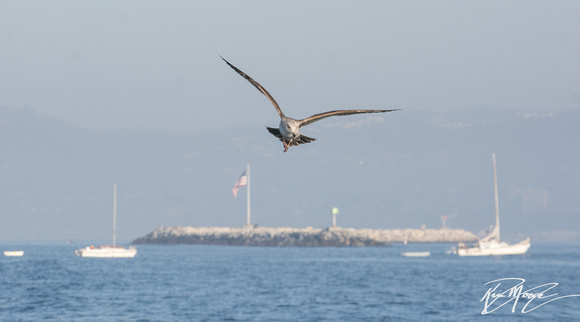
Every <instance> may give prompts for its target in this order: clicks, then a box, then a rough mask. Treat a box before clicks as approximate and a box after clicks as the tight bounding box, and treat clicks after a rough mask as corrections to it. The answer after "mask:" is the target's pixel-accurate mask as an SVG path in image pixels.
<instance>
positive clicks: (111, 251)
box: [75, 245, 137, 258]
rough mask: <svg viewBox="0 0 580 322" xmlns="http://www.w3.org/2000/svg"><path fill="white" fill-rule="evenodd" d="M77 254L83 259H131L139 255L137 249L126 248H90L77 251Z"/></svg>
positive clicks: (109, 246)
mask: <svg viewBox="0 0 580 322" xmlns="http://www.w3.org/2000/svg"><path fill="white" fill-rule="evenodd" d="M75 254H76V255H77V256H81V257H102V258H131V257H135V255H137V249H136V248H135V247H132V246H131V247H129V248H125V247H123V246H112V245H103V246H98V247H94V246H88V247H85V248H81V249H78V250H75Z"/></svg>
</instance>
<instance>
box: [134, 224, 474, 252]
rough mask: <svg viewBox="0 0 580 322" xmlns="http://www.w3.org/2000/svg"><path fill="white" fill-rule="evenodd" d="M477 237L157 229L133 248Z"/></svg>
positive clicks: (434, 232)
mask: <svg viewBox="0 0 580 322" xmlns="http://www.w3.org/2000/svg"><path fill="white" fill-rule="evenodd" d="M475 240H477V236H475V235H474V234H472V233H471V232H468V231H466V230H463V229H390V230H382V229H381V230H379V229H352V228H349V229H342V228H340V227H331V228H326V229H316V228H311V227H307V228H288V227H281V228H268V227H245V228H227V227H180V226H175V227H159V228H157V229H155V230H154V231H153V232H151V233H150V234H148V235H146V236H143V237H140V238H137V239H136V240H134V241H133V243H134V244H166V245H172V244H192V245H231V246H273V247H283V246H310V247H321V246H331V247H338V246H385V245H386V244H390V243H399V242H401V243H402V242H405V241H406V242H409V243H439V242H453V243H457V242H469V241H475Z"/></svg>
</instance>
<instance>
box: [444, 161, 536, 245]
mask: <svg viewBox="0 0 580 322" xmlns="http://www.w3.org/2000/svg"><path fill="white" fill-rule="evenodd" d="M491 156H492V159H493V185H494V192H495V227H494V228H493V230H492V232H491V233H490V234H489V235H487V236H485V237H484V238H482V239H480V240H479V241H478V242H477V243H476V244H474V245H473V246H471V247H466V246H465V244H463V243H460V244H459V245H458V247H457V249H454V250H453V252H454V253H456V254H457V255H459V256H490V255H522V254H525V253H526V252H527V251H528V248H530V246H531V244H530V238H526V239H524V240H522V241H521V242H519V243H517V244H513V245H510V244H507V243H505V242H502V241H501V239H500V236H499V201H498V195H497V171H496V167H495V153H493V154H492V155H491Z"/></svg>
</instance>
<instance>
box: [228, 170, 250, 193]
mask: <svg viewBox="0 0 580 322" xmlns="http://www.w3.org/2000/svg"><path fill="white" fill-rule="evenodd" d="M247 184H248V177H247V176H246V170H244V173H242V175H241V176H240V177H239V178H238V181H236V183H235V184H234V188H233V189H232V193H233V194H234V199H235V198H237V197H238V188H239V187H245V186H246V185H247Z"/></svg>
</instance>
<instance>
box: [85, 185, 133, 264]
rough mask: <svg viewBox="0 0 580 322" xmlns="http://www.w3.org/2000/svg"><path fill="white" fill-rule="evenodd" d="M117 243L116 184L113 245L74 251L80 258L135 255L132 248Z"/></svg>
mask: <svg viewBox="0 0 580 322" xmlns="http://www.w3.org/2000/svg"><path fill="white" fill-rule="evenodd" d="M116 243H117V184H115V185H114V198H113V245H101V246H98V247H94V246H88V247H85V248H81V249H78V250H75V254H76V255H77V256H80V257H105V258H131V257H135V255H137V249H136V248H135V247H134V246H131V247H129V248H125V247H123V246H118V245H116Z"/></svg>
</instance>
